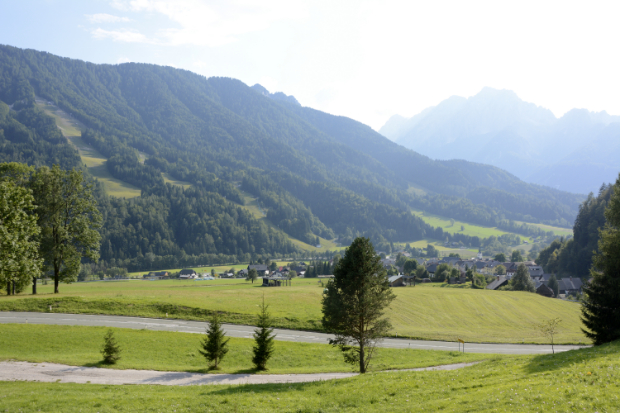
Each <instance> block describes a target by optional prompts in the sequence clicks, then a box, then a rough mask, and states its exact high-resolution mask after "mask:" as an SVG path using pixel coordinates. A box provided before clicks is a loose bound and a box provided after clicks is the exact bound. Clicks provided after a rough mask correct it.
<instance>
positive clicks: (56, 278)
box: [54, 274, 59, 294]
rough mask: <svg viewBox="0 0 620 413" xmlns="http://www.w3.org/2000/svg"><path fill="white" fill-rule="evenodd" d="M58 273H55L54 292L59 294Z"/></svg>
mask: <svg viewBox="0 0 620 413" xmlns="http://www.w3.org/2000/svg"><path fill="white" fill-rule="evenodd" d="M58 278H59V277H58V274H54V294H58V284H59V283H58V281H59V279H58Z"/></svg>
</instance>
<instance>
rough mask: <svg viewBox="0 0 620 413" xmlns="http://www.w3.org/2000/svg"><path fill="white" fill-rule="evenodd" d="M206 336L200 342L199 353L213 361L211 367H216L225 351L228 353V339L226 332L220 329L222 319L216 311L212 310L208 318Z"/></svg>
mask: <svg viewBox="0 0 620 413" xmlns="http://www.w3.org/2000/svg"><path fill="white" fill-rule="evenodd" d="M206 334H207V336H206V337H205V338H204V339H203V341H202V342H201V345H200V347H201V349H199V350H198V352H199V353H200V354H202V355H203V356H204V358H205V359H207V361H208V362H210V363H213V365H212V367H213V369H216V370H217V369H218V364H219V363H220V362H221V361H222V359H223V358H224V356H225V355H226V353H228V341H229V340H230V339H226V334H224V330H223V329H222V320H221V317H220V315H219V314H218V313H217V312H214V313H213V315H212V316H211V318H210V319H209V327H208V328H207V331H206Z"/></svg>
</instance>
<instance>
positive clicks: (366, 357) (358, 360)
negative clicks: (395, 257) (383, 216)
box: [322, 237, 395, 373]
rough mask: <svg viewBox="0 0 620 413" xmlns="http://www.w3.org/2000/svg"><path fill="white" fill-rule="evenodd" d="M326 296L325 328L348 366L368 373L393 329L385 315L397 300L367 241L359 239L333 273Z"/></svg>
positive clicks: (378, 259) (366, 239)
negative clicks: (376, 351)
mask: <svg viewBox="0 0 620 413" xmlns="http://www.w3.org/2000/svg"><path fill="white" fill-rule="evenodd" d="M326 290H327V291H326V293H325V294H324V295H323V301H322V307H323V320H322V323H323V327H324V328H325V329H326V330H327V331H328V332H331V333H333V334H335V335H336V337H335V338H334V339H332V340H330V341H329V342H330V344H331V345H333V346H338V347H339V348H340V350H342V352H343V354H344V359H345V361H346V362H347V363H351V364H359V370H360V373H365V372H366V370H367V369H368V365H369V363H370V360H371V359H372V356H373V353H374V350H375V347H376V344H377V342H378V341H380V340H381V339H382V338H383V336H385V335H386V334H387V332H388V331H389V330H390V329H391V327H392V326H391V324H390V322H389V320H388V319H387V318H384V311H385V309H386V308H387V307H388V305H389V304H390V303H391V302H392V300H393V299H394V298H395V296H394V293H393V292H392V290H391V289H390V285H389V283H388V280H387V278H386V276H385V269H384V268H383V267H382V265H381V260H380V258H379V257H378V256H377V253H376V252H375V249H374V247H373V245H372V244H371V242H370V240H369V239H368V238H362V237H360V238H356V239H355V240H354V241H353V243H352V244H351V246H350V247H349V248H348V249H347V250H346V253H345V255H344V257H343V258H342V259H341V260H340V262H339V263H338V267H336V269H335V270H334V279H333V280H331V281H330V282H329V283H328V284H327V289H326Z"/></svg>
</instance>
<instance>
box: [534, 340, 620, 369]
mask: <svg viewBox="0 0 620 413" xmlns="http://www.w3.org/2000/svg"><path fill="white" fill-rule="evenodd" d="M618 355H620V340H619V341H615V342H613V343H608V344H603V345H601V346H596V347H589V348H582V349H578V350H569V351H563V352H560V353H558V352H556V353H555V354H544V355H538V356H534V357H532V358H531V359H530V362H529V363H528V364H527V366H526V371H527V372H528V373H544V372H549V371H554V370H559V369H562V368H564V367H568V366H570V365H574V364H581V363H584V362H588V361H594V360H596V359H599V358H602V357H617V356H618Z"/></svg>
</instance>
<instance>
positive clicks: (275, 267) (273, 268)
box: [269, 261, 278, 271]
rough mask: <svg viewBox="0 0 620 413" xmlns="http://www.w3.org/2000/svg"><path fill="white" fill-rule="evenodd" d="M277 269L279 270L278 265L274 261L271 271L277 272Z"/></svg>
mask: <svg viewBox="0 0 620 413" xmlns="http://www.w3.org/2000/svg"><path fill="white" fill-rule="evenodd" d="M277 269H278V264H277V263H276V262H275V261H272V262H271V264H269V270H270V271H275V270H277Z"/></svg>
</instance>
